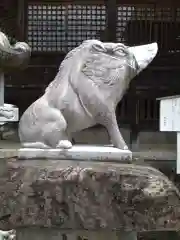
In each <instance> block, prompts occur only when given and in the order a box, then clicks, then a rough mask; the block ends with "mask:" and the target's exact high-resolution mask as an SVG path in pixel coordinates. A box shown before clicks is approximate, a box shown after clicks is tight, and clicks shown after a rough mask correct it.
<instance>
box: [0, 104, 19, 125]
mask: <svg viewBox="0 0 180 240" xmlns="http://www.w3.org/2000/svg"><path fill="white" fill-rule="evenodd" d="M18 120H19V109H18V108H17V107H16V106H14V105H12V104H4V105H3V106H0V122H16V121H18Z"/></svg>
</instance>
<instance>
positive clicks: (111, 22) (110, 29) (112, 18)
mask: <svg viewBox="0 0 180 240" xmlns="http://www.w3.org/2000/svg"><path fill="white" fill-rule="evenodd" d="M105 5H106V13H107V29H106V41H109V42H116V24H117V0H105Z"/></svg>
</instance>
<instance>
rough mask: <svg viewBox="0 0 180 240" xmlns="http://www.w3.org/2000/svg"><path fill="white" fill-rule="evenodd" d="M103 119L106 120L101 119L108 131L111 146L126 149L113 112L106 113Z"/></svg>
mask: <svg viewBox="0 0 180 240" xmlns="http://www.w3.org/2000/svg"><path fill="white" fill-rule="evenodd" d="M105 119H106V121H103V125H104V127H105V128H106V129H107V131H108V134H109V137H110V140H111V143H112V144H113V146H114V147H117V148H120V149H123V150H127V149H128V146H127V145H126V143H125V141H124V139H123V136H122V134H121V132H120V130H119V127H118V124H117V120H116V115H115V113H114V112H113V113H111V114H108V117H107V118H106V117H105Z"/></svg>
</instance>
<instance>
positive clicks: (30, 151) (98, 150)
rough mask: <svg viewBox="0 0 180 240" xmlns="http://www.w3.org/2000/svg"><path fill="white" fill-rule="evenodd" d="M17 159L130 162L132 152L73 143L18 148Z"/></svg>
mask: <svg viewBox="0 0 180 240" xmlns="http://www.w3.org/2000/svg"><path fill="white" fill-rule="evenodd" d="M18 158H19V159H55V160H57V159H61V160H81V161H110V162H111V161H118V162H125V163H128V162H131V160H132V152H131V151H129V150H121V149H118V148H115V147H108V146H91V145H74V146H73V147H72V148H70V149H34V148H20V149H19V150H18Z"/></svg>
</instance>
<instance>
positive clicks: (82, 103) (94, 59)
mask: <svg viewBox="0 0 180 240" xmlns="http://www.w3.org/2000/svg"><path fill="white" fill-rule="evenodd" d="M157 50H158V47H157V44H156V43H151V44H147V45H141V46H135V47H128V46H126V45H124V44H122V43H109V42H105V43H103V42H100V41H98V40H86V41H84V42H83V43H82V44H81V45H80V46H78V47H76V48H75V49H73V50H72V51H70V52H69V53H68V54H67V56H66V57H65V59H64V60H63V62H62V63H61V65H60V68H59V71H58V73H57V75H56V77H55V79H54V80H53V81H52V82H51V83H50V84H49V85H48V86H47V88H46V90H45V93H44V95H43V96H41V97H40V98H39V99H37V100H36V101H35V102H34V103H32V105H31V106H30V107H29V108H28V109H27V110H26V111H25V112H24V114H23V115H22V117H21V119H20V122H19V137H20V141H21V144H22V146H23V147H28V148H70V147H72V144H71V135H72V133H75V132H78V131H81V130H83V129H86V128H89V127H92V126H94V125H96V124H101V125H103V126H104V127H105V128H106V129H107V131H108V134H109V137H110V140H111V143H112V144H113V145H114V147H117V148H120V149H128V148H127V145H126V143H125V141H124V139H123V137H122V135H121V133H120V131H119V128H118V124H117V121H116V115H115V109H116V106H117V104H118V103H119V102H120V101H121V99H122V98H123V95H124V94H125V92H126V91H127V89H128V86H129V84H130V81H131V80H132V79H133V77H135V76H136V75H137V74H139V72H140V71H142V70H143V69H144V68H146V67H147V66H148V64H149V63H150V62H151V61H152V60H153V59H154V57H155V56H156V54H157Z"/></svg>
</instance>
